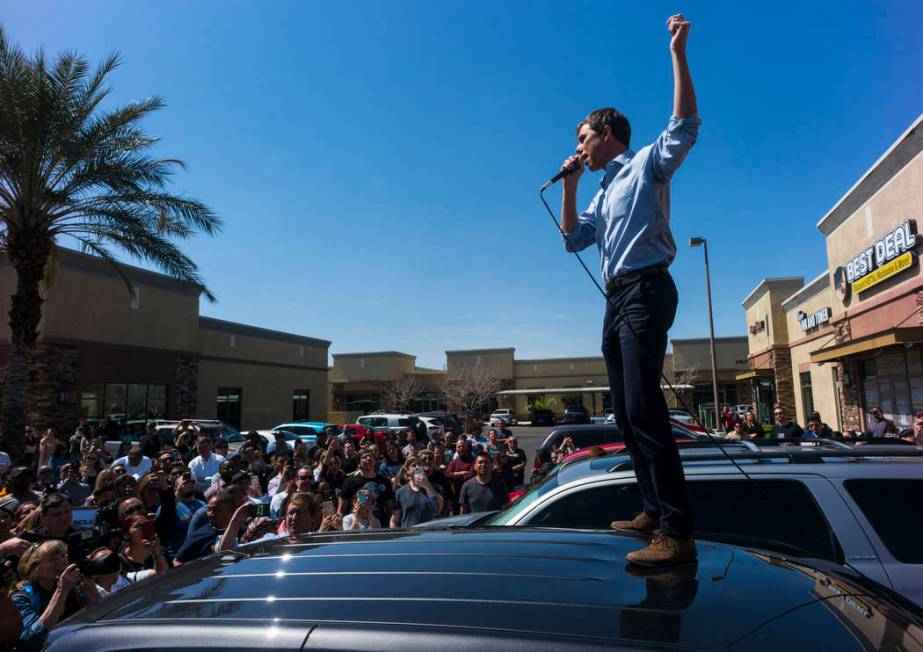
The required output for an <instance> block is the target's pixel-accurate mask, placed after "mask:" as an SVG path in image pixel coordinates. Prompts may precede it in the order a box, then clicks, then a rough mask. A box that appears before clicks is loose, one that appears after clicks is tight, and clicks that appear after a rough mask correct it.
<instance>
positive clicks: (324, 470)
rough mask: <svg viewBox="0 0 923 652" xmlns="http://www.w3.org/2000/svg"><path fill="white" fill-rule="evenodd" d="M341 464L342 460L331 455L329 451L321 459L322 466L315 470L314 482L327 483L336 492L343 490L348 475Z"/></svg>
mask: <svg viewBox="0 0 923 652" xmlns="http://www.w3.org/2000/svg"><path fill="white" fill-rule="evenodd" d="M340 464H341V463H340V458H339V457H337V456H336V455H331V454H330V452H329V451H328V452H327V453H326V454H324V455H323V456H322V457H321V464H320V466H318V467H317V468H316V469H314V481H315V482H321V481H324V482H326V483H327V484H328V485H329V486H330V488H331V489H332V490H333V491H334V492H335V491H336V490H337V489H340V488H342V487H343V482H344V481H345V480H346V474H345V473H344V472H343V469H342V468H341V467H340Z"/></svg>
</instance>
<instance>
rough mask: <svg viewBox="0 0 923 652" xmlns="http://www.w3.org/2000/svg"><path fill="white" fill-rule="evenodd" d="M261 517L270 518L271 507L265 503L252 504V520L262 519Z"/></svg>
mask: <svg viewBox="0 0 923 652" xmlns="http://www.w3.org/2000/svg"><path fill="white" fill-rule="evenodd" d="M261 516H269V505H267V504H265V503H259V504H257V503H251V505H250V518H260V517H261Z"/></svg>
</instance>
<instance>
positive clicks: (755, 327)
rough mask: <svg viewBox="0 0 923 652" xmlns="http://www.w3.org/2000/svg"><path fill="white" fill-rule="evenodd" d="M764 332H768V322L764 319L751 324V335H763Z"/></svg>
mask: <svg viewBox="0 0 923 652" xmlns="http://www.w3.org/2000/svg"><path fill="white" fill-rule="evenodd" d="M764 330H766V322H765V321H763V320H762V319H761V320H759V321H758V322H754V323H752V324H750V334H751V335H756V334H757V333H762V332H763V331H764Z"/></svg>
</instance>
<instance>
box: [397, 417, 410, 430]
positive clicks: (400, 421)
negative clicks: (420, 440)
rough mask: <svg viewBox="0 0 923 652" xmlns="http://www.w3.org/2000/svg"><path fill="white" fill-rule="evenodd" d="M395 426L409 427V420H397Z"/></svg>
mask: <svg viewBox="0 0 923 652" xmlns="http://www.w3.org/2000/svg"><path fill="white" fill-rule="evenodd" d="M397 425H399V426H400V427H402V428H406V427H407V426H409V425H410V419H398V420H397Z"/></svg>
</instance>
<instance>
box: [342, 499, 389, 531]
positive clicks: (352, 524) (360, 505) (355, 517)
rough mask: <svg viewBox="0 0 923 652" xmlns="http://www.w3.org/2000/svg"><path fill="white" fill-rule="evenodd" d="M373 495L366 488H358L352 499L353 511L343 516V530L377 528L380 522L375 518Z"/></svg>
mask: <svg viewBox="0 0 923 652" xmlns="http://www.w3.org/2000/svg"><path fill="white" fill-rule="evenodd" d="M374 510H375V497H374V496H372V492H371V491H369V490H368V489H360V490H359V491H357V492H356V497H355V498H354V499H353V511H352V512H351V513H349V514H347V515H346V516H344V517H343V529H344V530H370V529H371V530H377V529H378V528H380V527H381V523H379V522H378V519H377V518H375V511H374Z"/></svg>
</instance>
